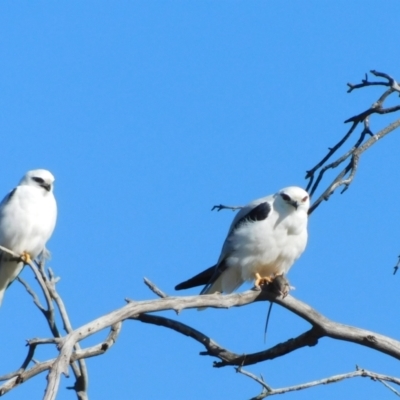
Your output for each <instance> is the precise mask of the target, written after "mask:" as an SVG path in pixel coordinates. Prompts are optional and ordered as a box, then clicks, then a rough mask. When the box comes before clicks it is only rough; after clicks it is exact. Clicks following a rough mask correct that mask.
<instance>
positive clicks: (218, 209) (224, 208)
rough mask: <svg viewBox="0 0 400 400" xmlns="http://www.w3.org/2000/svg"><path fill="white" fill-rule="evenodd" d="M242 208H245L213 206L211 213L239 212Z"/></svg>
mask: <svg viewBox="0 0 400 400" xmlns="http://www.w3.org/2000/svg"><path fill="white" fill-rule="evenodd" d="M242 208H243V206H224V205H223V204H219V205H217V206H213V208H212V209H211V211H214V210H217V211H221V210H232V211H237V210H240V209H242Z"/></svg>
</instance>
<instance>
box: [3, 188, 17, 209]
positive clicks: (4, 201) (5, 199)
mask: <svg viewBox="0 0 400 400" xmlns="http://www.w3.org/2000/svg"><path fill="white" fill-rule="evenodd" d="M16 190H17V188H14V189H13V190H11V192H10V193H8V195H6V197H4V199H3V201H2V202H1V205H2V206H3V205H5V204H7V203H8V202H9V201H10V200H11V198H12V197H13V196H14V193H15V191H16Z"/></svg>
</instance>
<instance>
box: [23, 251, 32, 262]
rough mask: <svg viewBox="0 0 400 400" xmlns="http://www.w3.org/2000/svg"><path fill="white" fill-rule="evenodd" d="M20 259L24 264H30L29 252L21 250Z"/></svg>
mask: <svg viewBox="0 0 400 400" xmlns="http://www.w3.org/2000/svg"><path fill="white" fill-rule="evenodd" d="M21 260H22V261H23V262H24V264H30V263H31V262H32V259H31V256H30V254H29V253H27V252H26V251H24V252H22V254H21Z"/></svg>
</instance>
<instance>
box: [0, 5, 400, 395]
mask: <svg viewBox="0 0 400 400" xmlns="http://www.w3.org/2000/svg"><path fill="white" fill-rule="evenodd" d="M399 15H400V3H399V2H398V1H394V0H391V1H384V2H376V1H375V2H373V1H368V2H348V1H343V0H341V1H335V2H326V1H325V2H322V1H317V0H314V1H306V2H297V1H293V0H292V1H286V2H279V1H190V2H188V1H117V2H105V1H85V2H81V1H68V2H44V1H38V2H28V1H9V0H6V1H2V2H1V4H0V54H1V63H0V132H1V150H2V159H1V165H2V173H1V175H0V191H1V196H3V195H5V194H6V193H7V192H8V191H9V190H11V189H12V188H13V187H14V186H15V184H16V183H17V182H18V180H19V179H20V178H21V177H22V175H23V174H24V173H25V172H26V171H27V170H29V169H33V168H47V169H49V170H51V171H52V172H53V173H54V175H55V176H56V188H55V193H56V198H57V201H58V205H59V218H58V223H57V227H56V230H55V233H54V235H53V237H52V239H51V241H50V242H49V246H48V247H49V248H50V250H51V251H52V255H53V258H52V260H51V263H50V265H51V266H52V268H53V269H54V271H55V272H56V274H57V275H59V276H60V277H61V281H60V282H59V284H58V289H59V292H60V293H61V294H62V296H63V298H64V300H65V302H66V305H67V307H68V310H69V313H70V316H71V319H72V323H73V325H74V326H75V327H78V326H80V325H82V324H84V323H86V322H88V321H90V320H91V319H93V318H96V317H98V316H100V315H102V314H104V313H106V312H108V311H111V310H113V309H116V308H118V307H120V306H122V305H124V298H126V297H130V298H132V299H137V300H139V299H149V298H153V297H154V295H153V294H152V293H151V292H149V290H148V289H147V288H146V287H145V286H144V285H143V283H142V279H143V277H144V276H146V277H148V278H150V279H151V280H153V281H154V282H155V283H157V284H158V285H159V286H160V287H161V288H162V289H163V290H164V291H166V292H167V293H169V294H174V293H175V292H174V290H173V287H174V285H175V284H176V283H178V282H180V281H181V280H183V279H186V278H188V277H190V276H191V275H193V274H195V273H197V272H199V271H201V270H202V269H204V268H206V267H209V266H210V265H213V264H214V263H215V262H216V260H217V258H218V255H219V252H220V248H221V245H222V242H223V240H224V238H225V234H226V231H227V229H228V226H229V224H230V221H231V219H232V218H233V214H232V213H231V212H230V211H226V212H221V213H216V212H210V209H211V207H212V206H213V205H214V204H219V203H225V204H244V203H246V202H248V201H250V200H252V199H254V198H257V197H261V196H264V195H267V194H270V193H274V192H275V191H277V190H278V189H280V188H282V187H285V186H288V185H300V186H305V184H306V182H305V180H304V176H305V171H306V170H307V169H309V168H310V167H312V166H313V165H314V164H316V163H317V162H318V161H319V160H320V159H321V158H322V157H323V155H325V153H326V151H327V148H328V147H329V146H331V145H333V144H334V143H336V142H337V141H338V139H339V138H341V137H342V135H343V134H344V133H345V130H346V129H347V126H346V125H344V124H343V121H344V120H345V119H346V118H348V117H350V116H352V115H354V114H356V113H359V112H360V111H362V110H363V109H365V108H367V107H369V105H370V104H371V103H372V102H373V101H375V99H376V98H377V96H378V93H380V89H376V88H368V89H366V90H362V91H358V92H354V93H353V94H351V95H349V94H347V93H346V90H347V88H346V83H347V82H349V81H350V82H354V83H356V82H359V80H360V79H361V78H362V77H363V76H364V73H365V72H367V71H369V70H370V69H377V70H381V71H384V72H387V73H389V74H392V75H394V76H395V77H397V78H398V79H400V69H399V52H398V49H399V48H400V37H399V24H398V16H399ZM391 118H393V117H391ZM391 118H388V119H385V120H383V119H382V120H381V119H379V118H374V119H372V125H371V127H372V129H373V130H374V131H377V130H378V129H379V128H381V127H382V126H383V123H384V122H387V121H390V120H391ZM399 146H400V132H395V133H393V134H392V135H391V136H389V137H387V138H386V139H385V140H384V141H382V142H381V143H378V144H377V145H376V146H374V147H373V148H372V149H371V150H370V151H369V152H368V153H367V154H365V156H364V157H363V158H362V161H361V165H360V169H359V172H358V174H357V176H356V179H355V181H354V183H353V185H352V186H351V188H350V190H348V191H347V192H346V193H345V194H344V195H342V196H340V195H339V194H335V195H334V196H333V197H332V198H331V200H330V201H329V202H328V203H324V204H322V206H321V207H320V208H319V209H318V210H317V211H316V212H315V213H314V214H313V215H312V217H311V219H310V227H309V232H310V238H309V245H308V247H307V250H306V252H305V253H304V255H303V256H302V258H301V259H300V260H299V261H298V262H297V263H296V264H295V266H294V267H293V269H292V270H291V271H290V274H289V278H290V280H291V283H292V284H293V285H294V286H295V287H296V290H295V291H294V292H293V295H294V296H296V297H297V298H299V299H300V300H302V301H305V302H307V303H309V304H310V305H311V306H312V307H314V308H316V309H317V310H319V311H320V312H322V313H324V314H325V315H326V316H327V317H329V318H331V319H333V320H336V321H340V322H343V323H346V324H350V325H355V326H359V327H362V328H366V329H370V330H373V331H377V332H380V333H382V334H386V335H389V336H392V337H395V338H396V337H397V338H398V337H399V311H398V307H397V300H398V296H397V293H398V289H399V286H400V276H395V277H393V276H392V267H393V266H394V264H395V262H396V260H397V255H398V254H399V251H400V241H399V235H398V216H399V211H398V186H399V157H398V151H397V150H396V148H397V149H398V148H399ZM23 276H24V277H25V278H26V279H28V280H31V279H30V276H31V273H30V271H28V270H26V271H24V272H23ZM31 281H32V280H31ZM248 288H250V285H246V286H243V287H242V288H241V290H246V289H248ZM194 293H197V292H196V291H194V290H193V291H189V292H188V294H194ZM266 309H267V304H254V305H251V306H248V307H244V308H241V309H231V310H210V309H209V310H207V311H205V312H203V313H198V312H196V311H195V310H188V311H184V312H182V313H181V315H180V316H179V317H177V318H178V319H179V321H182V322H184V323H187V324H189V325H191V326H193V327H195V328H196V329H198V330H200V331H202V332H204V333H205V334H208V335H210V336H211V337H212V338H213V339H215V340H216V341H217V342H219V343H220V344H222V345H224V346H226V347H228V348H229V349H231V350H232V351H235V352H237V353H245V352H252V351H259V350H262V349H264V348H265V347H266V346H267V347H269V346H272V345H275V344H276V343H279V342H281V341H285V340H287V339H289V338H291V337H294V336H296V335H298V334H299V333H301V332H303V331H305V330H307V329H308V325H307V324H306V323H305V322H303V321H300V320H299V319H298V318H297V317H295V316H293V315H291V314H290V313H289V312H287V311H286V310H283V309H281V308H279V307H278V306H275V307H274V309H273V313H272V317H271V322H270V328H269V337H268V341H267V344H264V343H263V327H264V321H265V315H266ZM164 315H166V316H169V317H174V314H173V313H172V312H169V313H165V314H164ZM0 321H1V327H2V329H1V334H0V337H1V343H2V346H1V349H0V351H1V353H0V354H1V356H0V374H3V373H6V372H10V371H11V370H14V369H16V368H18V367H19V366H20V364H21V362H22V360H23V359H24V357H25V355H26V348H25V346H24V344H25V339H28V338H32V337H47V336H49V332H48V328H47V325H46V323H45V322H44V320H43V318H42V316H41V314H40V312H39V311H38V310H37V309H36V308H35V306H34V305H33V303H32V301H31V299H30V297H29V296H28V295H27V294H26V293H25V291H24V289H23V288H22V286H21V285H20V284H18V283H15V284H13V285H12V287H10V289H9V290H8V291H7V293H6V296H5V300H4V303H3V306H2V308H1V310H0ZM104 337H105V333H103V334H101V335H99V336H97V337H95V338H94V339H93V340H89V341H87V342H85V343H83V344H90V343H96V342H98V341H100V340H101V339H102V338H104ZM202 350H203V348H202V347H201V346H200V345H199V344H198V343H196V342H194V341H192V340H190V339H188V338H186V337H183V336H180V335H178V334H176V333H173V332H170V331H168V330H166V329H163V328H159V327H155V326H147V325H144V324H141V323H135V322H127V323H125V324H124V326H123V330H122V333H121V336H120V337H119V339H118V342H117V343H116V345H115V346H114V347H113V348H112V349H111V350H110V351H109V352H108V353H107V354H106V355H104V356H101V357H97V358H95V359H90V360H88V368H89V373H90V390H89V394H90V396H91V398H92V399H110V398H114V399H133V398H134V399H155V398H162V399H164V400H170V399H171V400H172V399H174V400H175V399H183V398H186V399H193V400H200V399H232V400H243V399H248V398H250V397H251V396H254V395H256V394H258V393H259V391H260V388H259V386H258V385H257V384H256V383H255V382H253V381H251V380H250V379H248V378H246V377H244V376H240V375H238V374H236V373H235V372H234V370H233V369H231V368H224V369H218V370H217V369H214V368H212V362H213V359H212V358H207V357H200V356H199V355H198V353H199V351H202ZM54 354H55V352H54V351H51V348H50V347H49V348H48V349H41V350H40V351H39V352H38V354H37V359H39V360H44V359H46V358H47V357H50V356H52V355H54ZM356 364H357V365H359V366H360V367H363V368H367V369H371V370H374V371H376V372H379V373H387V374H393V375H395V374H397V373H398V362H396V361H395V360H392V359H390V358H389V357H388V356H384V355H382V354H378V353H375V352H373V351H372V350H369V349H366V348H361V347H358V346H356V345H350V344H347V343H340V342H337V341H336V342H335V341H333V340H329V339H323V340H321V341H320V343H319V345H318V346H316V347H313V348H305V349H302V350H300V351H297V352H295V353H292V354H290V355H288V356H286V357H283V358H280V359H276V360H273V361H270V362H266V363H263V364H258V365H255V366H252V367H249V368H248V369H249V370H250V371H252V372H253V373H256V374H260V373H261V374H263V376H264V378H265V379H266V381H267V382H268V383H269V384H270V385H271V386H272V387H282V386H288V385H293V384H297V383H302V382H306V381H309V380H314V379H320V378H324V377H327V376H330V375H334V374H338V373H344V372H348V371H351V370H353V369H354V368H355V365H356ZM45 384H46V381H45V375H44V374H43V375H41V376H39V377H37V378H35V379H33V380H31V381H30V382H28V383H26V384H24V385H22V386H21V387H20V388H18V389H17V390H14V391H13V392H12V393H10V394H8V395H7V396H8V397H7V398H9V399H10V400H12V399H26V398H31V399H39V398H41V396H42V393H43V390H44V387H45ZM72 384H73V380H72V379H70V380H67V379H63V380H62V384H61V389H60V392H59V396H58V399H60V400H64V399H73V398H75V397H74V393H72V392H70V391H67V390H66V389H65V387H66V386H69V385H72ZM393 397H394V395H393V394H391V393H390V392H389V391H388V390H387V389H385V388H384V387H383V386H382V385H381V384H379V383H373V382H372V381H370V380H366V379H358V380H351V381H348V382H344V383H339V384H336V385H331V386H324V387H321V388H317V389H311V390H309V391H305V392H296V393H292V394H288V395H286V397H285V399H294V400H301V399H312V398H324V399H338V398H346V399H354V398H362V399H367V400H368V399H376V398H379V399H392V398H393Z"/></svg>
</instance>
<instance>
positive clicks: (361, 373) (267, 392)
mask: <svg viewBox="0 0 400 400" xmlns="http://www.w3.org/2000/svg"><path fill="white" fill-rule="evenodd" d="M236 371H237V372H238V373H241V374H243V375H245V376H247V377H249V378H251V379H253V380H254V381H256V382H257V383H259V384H260V385H261V386H262V387H263V391H262V393H260V394H259V395H258V396H256V397H253V398H252V399H251V400H260V399H264V398H266V397H268V396H274V395H276V394H283V393H288V392H294V391H298V390H304V389H309V388H311V387H315V386H319V385H327V384H329V383H336V382H340V381H342V380H344V379H350V378H356V377H363V378H366V377H367V378H371V379H372V380H374V381H380V382H381V383H383V384H384V385H385V386H387V387H388V388H389V389H390V390H392V391H393V392H394V393H396V394H397V393H398V392H397V391H396V390H395V389H394V388H392V387H391V386H389V385H387V384H386V382H385V381H388V382H392V383H395V384H397V385H400V379H399V378H396V377H393V376H389V375H382V374H377V373H376V372H372V371H368V370H366V369H357V370H356V371H353V372H348V373H346V374H340V375H334V376H331V377H329V378H324V379H319V380H315V381H312V382H307V383H302V384H300V385H294V386H288V387H284V388H279V389H273V388H272V387H271V386H269V385H267V383H266V382H265V381H264V379H260V378H258V377H257V376H256V375H254V374H252V373H251V372H248V371H245V370H243V369H242V368H240V367H239V368H236Z"/></svg>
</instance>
